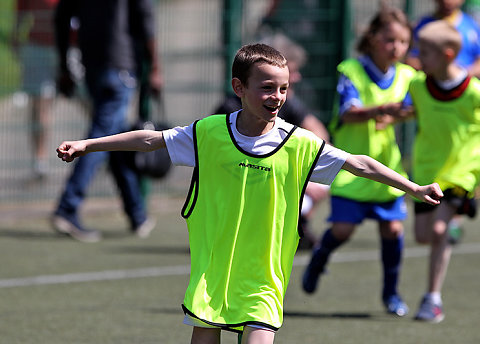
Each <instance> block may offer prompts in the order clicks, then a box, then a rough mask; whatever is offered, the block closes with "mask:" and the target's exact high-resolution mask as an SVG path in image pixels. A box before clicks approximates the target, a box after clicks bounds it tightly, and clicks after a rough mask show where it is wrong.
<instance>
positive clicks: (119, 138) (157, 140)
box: [57, 130, 166, 162]
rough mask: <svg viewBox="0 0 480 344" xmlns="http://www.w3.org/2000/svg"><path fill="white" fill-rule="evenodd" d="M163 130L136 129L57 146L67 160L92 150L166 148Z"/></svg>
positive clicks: (67, 142)
mask: <svg viewBox="0 0 480 344" xmlns="http://www.w3.org/2000/svg"><path fill="white" fill-rule="evenodd" d="M165 147H166V145H165V140H164V138H163V132H161V131H154V130H135V131H129V132H126V133H121V134H116V135H111V136H104V137H99V138H95V139H86V140H79V141H64V142H62V144H61V145H60V146H58V148H57V155H58V157H59V158H60V159H62V160H63V161H66V162H71V161H73V160H74V159H75V158H77V157H79V156H82V155H85V154H87V153H91V152H100V151H140V152H150V151H153V150H156V149H160V148H165Z"/></svg>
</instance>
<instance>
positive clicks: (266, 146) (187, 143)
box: [163, 111, 349, 185]
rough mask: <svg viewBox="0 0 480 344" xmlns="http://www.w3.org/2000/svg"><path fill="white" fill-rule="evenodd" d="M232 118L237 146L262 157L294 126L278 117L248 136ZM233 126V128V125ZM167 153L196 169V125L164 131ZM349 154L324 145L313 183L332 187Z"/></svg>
mask: <svg viewBox="0 0 480 344" xmlns="http://www.w3.org/2000/svg"><path fill="white" fill-rule="evenodd" d="M238 112H239V111H237V112H234V113H232V114H231V115H230V123H229V124H230V127H231V129H232V133H233V137H234V139H235V141H236V142H237V144H238V145H239V146H240V147H241V148H242V149H243V150H245V151H246V152H249V153H251V154H256V155H261V154H268V153H270V152H271V151H273V150H274V149H275V148H277V146H278V145H279V144H280V143H281V142H282V141H283V139H284V138H285V137H286V136H287V135H288V133H289V132H290V130H291V129H292V128H293V125H292V124H290V123H287V122H285V121H284V120H283V119H281V118H279V117H277V118H276V120H275V125H274V127H273V129H272V130H270V131H269V132H268V133H266V134H264V135H260V136H254V137H252V136H245V135H242V134H240V133H239V132H238V130H237V126H236V123H237V115H238ZM232 124H234V125H232ZM163 137H164V138H165V143H166V144H167V150H168V154H169V155H170V159H171V160H172V163H173V164H174V165H178V166H190V167H194V166H195V149H194V144H193V123H192V124H190V125H189V126H186V127H175V128H172V129H168V130H165V131H164V132H163ZM348 156H349V153H347V152H345V151H343V150H341V149H338V148H335V147H333V146H330V145H328V144H325V147H324V148H323V151H322V153H321V154H320V157H319V159H318V161H317V165H316V166H315V168H314V170H313V173H312V175H311V177H310V181H312V182H317V183H321V184H327V185H329V184H331V183H332V182H333V180H334V179H335V176H336V175H337V173H338V172H339V171H340V169H341V168H342V166H343V164H344V163H345V160H346V159H347V157H348Z"/></svg>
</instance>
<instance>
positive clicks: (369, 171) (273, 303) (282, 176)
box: [57, 44, 442, 344]
mask: <svg viewBox="0 0 480 344" xmlns="http://www.w3.org/2000/svg"><path fill="white" fill-rule="evenodd" d="M232 75H233V78H232V87H233V90H234V91H235V93H236V94H237V95H238V96H239V97H240V98H241V100H242V110H240V111H237V112H235V113H232V114H229V115H218V116H209V117H206V118H204V119H201V120H199V121H196V122H195V123H193V124H192V125H190V126H187V127H177V128H173V129H170V130H166V131H162V132H157V131H149V130H139V131H132V132H127V133H123V134H118V135H113V136H107V137H102V138H97V139H89V140H81V141H67V142H63V143H62V144H61V145H60V146H59V147H58V148H57V152H58V156H59V158H61V159H63V160H64V161H67V162H70V161H73V160H74V159H75V158H76V157H77V156H82V155H85V154H87V153H90V152H93V151H105V150H137V151H151V150H155V149H160V148H167V149H168V153H169V155H170V157H171V159H172V162H173V163H174V164H176V165H186V166H191V167H193V168H194V169H193V174H192V182H191V187H190V192H189V195H188V197H187V200H186V202H185V205H184V207H183V209H182V215H183V217H185V218H186V220H187V225H188V231H189V241H190V248H191V262H192V263H191V273H190V283H189V285H188V288H187V291H186V293H185V299H184V303H183V309H184V312H185V314H186V317H185V321H184V322H185V323H187V324H190V325H192V326H193V334H192V341H191V342H192V343H194V344H195V343H211V344H217V343H220V331H221V330H222V329H225V330H230V331H237V332H240V333H242V334H243V335H242V339H241V341H242V343H253V342H254V343H262V344H270V343H273V340H274V336H275V331H276V330H277V329H278V328H279V327H280V326H281V325H282V321H283V298H284V296H285V292H286V288H287V284H288V281H289V278H290V273H291V270H292V262H293V257H294V255H295V250H296V246H297V245H298V242H299V239H300V236H301V234H302V233H300V232H299V230H298V220H299V214H300V209H301V199H302V195H303V193H304V191H305V187H306V184H307V183H308V181H309V180H310V181H314V182H317V183H323V184H330V183H331V182H332V181H333V179H334V178H335V176H336V175H337V173H338V171H339V170H340V169H344V170H347V171H349V172H351V173H353V174H356V175H358V176H362V177H366V178H369V179H372V180H376V181H378V182H381V183H385V184H388V185H391V186H393V187H396V188H399V189H401V190H403V191H404V192H407V193H409V194H410V195H412V196H414V197H416V198H418V199H420V200H422V201H425V202H429V203H432V204H438V203H439V201H438V200H439V199H440V198H441V197H442V194H441V192H440V189H439V187H438V185H436V184H431V185H427V186H419V185H417V184H415V183H412V182H411V181H409V180H407V179H406V178H404V177H403V176H402V175H400V174H398V173H396V172H395V171H393V170H391V169H389V168H387V167H386V166H384V165H383V164H381V163H379V162H377V161H376V160H374V159H372V158H370V157H368V156H364V155H351V154H348V153H346V152H344V151H342V150H340V149H337V148H334V147H332V146H330V145H328V144H326V143H325V142H324V141H323V140H321V139H320V138H318V137H317V136H316V135H314V134H313V133H311V132H308V131H306V130H304V129H301V128H297V127H295V126H293V125H291V124H289V123H287V122H285V121H283V120H282V119H280V118H277V114H278V111H279V109H280V108H281V107H282V105H283V104H284V102H285V100H286V96H287V89H288V86H289V84H288V79H289V71H288V68H287V64H286V60H285V58H284V57H283V55H281V54H280V53H279V52H278V51H276V50H275V49H273V48H271V47H269V46H267V45H264V44H253V45H247V46H244V47H242V48H241V49H240V50H239V51H238V52H237V55H236V57H235V60H234V62H233V67H232Z"/></svg>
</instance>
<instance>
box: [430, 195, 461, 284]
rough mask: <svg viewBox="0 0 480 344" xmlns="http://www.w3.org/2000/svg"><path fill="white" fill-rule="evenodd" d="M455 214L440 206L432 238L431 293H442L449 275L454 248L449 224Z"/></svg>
mask: <svg viewBox="0 0 480 344" xmlns="http://www.w3.org/2000/svg"><path fill="white" fill-rule="evenodd" d="M454 214H455V210H454V209H453V208H452V207H450V206H449V205H447V204H446V203H442V204H441V205H439V207H438V209H437V211H436V216H435V222H434V223H433V231H432V238H431V251H430V273H429V280H428V291H429V292H441V290H442V286H443V282H444V280H445V276H446V274H447V268H448V264H449V262H450V256H451V254H452V246H451V245H450V244H449V243H448V231H447V228H448V223H449V222H450V220H451V219H452V217H453V215H454Z"/></svg>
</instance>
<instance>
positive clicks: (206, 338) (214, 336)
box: [191, 326, 220, 344]
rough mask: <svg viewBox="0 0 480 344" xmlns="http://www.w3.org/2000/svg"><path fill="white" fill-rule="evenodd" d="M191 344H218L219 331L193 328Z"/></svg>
mask: <svg viewBox="0 0 480 344" xmlns="http://www.w3.org/2000/svg"><path fill="white" fill-rule="evenodd" d="M191 344H220V329H219V328H204V327H197V326H194V327H193V332H192V341H191Z"/></svg>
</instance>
